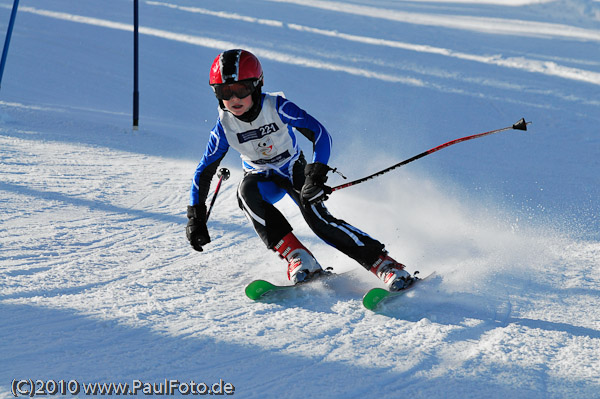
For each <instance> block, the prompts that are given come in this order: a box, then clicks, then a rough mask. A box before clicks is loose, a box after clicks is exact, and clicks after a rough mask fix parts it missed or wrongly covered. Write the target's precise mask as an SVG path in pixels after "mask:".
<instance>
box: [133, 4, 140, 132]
mask: <svg viewBox="0 0 600 399" xmlns="http://www.w3.org/2000/svg"><path fill="white" fill-rule="evenodd" d="M138 52H139V51H138V0H134V1H133V130H137V129H138V122H139V114H140V92H139V86H138Z"/></svg>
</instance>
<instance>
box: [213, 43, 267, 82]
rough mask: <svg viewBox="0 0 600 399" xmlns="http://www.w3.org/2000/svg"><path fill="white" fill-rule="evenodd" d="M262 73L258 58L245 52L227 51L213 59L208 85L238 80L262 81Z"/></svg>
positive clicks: (237, 50)
mask: <svg viewBox="0 0 600 399" xmlns="http://www.w3.org/2000/svg"><path fill="white" fill-rule="evenodd" d="M262 77H263V71H262V66H261V65H260V61H258V58H256V57H255V56H254V54H252V53H251V52H249V51H246V50H240V49H235V50H227V51H224V52H222V53H221V54H219V55H218V56H217V58H215V60H214V61H213V63H212V67H211V68H210V80H209V84H210V85H217V84H224V83H233V82H238V81H240V80H248V79H256V80H259V81H260V80H262Z"/></svg>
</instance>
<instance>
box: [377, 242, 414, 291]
mask: <svg viewBox="0 0 600 399" xmlns="http://www.w3.org/2000/svg"><path fill="white" fill-rule="evenodd" d="M371 272H373V274H375V275H376V276H377V277H379V278H380V279H381V281H383V283H384V284H385V285H386V287H387V289H388V290H389V291H401V290H403V289H405V288H408V287H409V286H410V285H411V284H412V283H413V282H414V281H415V278H414V277H413V276H411V275H410V273H409V272H407V271H406V270H404V265H403V264H402V263H399V262H396V261H395V260H394V259H392V258H391V257H390V256H389V255H388V252H387V251H383V253H382V254H381V255H379V258H377V261H375V263H374V264H373V266H371Z"/></svg>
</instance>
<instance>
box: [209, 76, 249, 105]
mask: <svg viewBox="0 0 600 399" xmlns="http://www.w3.org/2000/svg"><path fill="white" fill-rule="evenodd" d="M258 82H259V80H258V79H252V80H241V81H239V82H235V83H225V84H218V85H212V86H211V87H212V88H213V90H214V92H215V96H216V97H217V98H218V99H219V100H225V101H228V100H231V98H232V97H233V96H236V97H237V98H239V99H242V98H246V97H248V96H249V95H250V94H252V92H253V91H254V89H255V88H256V86H258Z"/></svg>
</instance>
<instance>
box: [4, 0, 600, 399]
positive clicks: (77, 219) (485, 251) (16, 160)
mask: <svg viewBox="0 0 600 399" xmlns="http://www.w3.org/2000/svg"><path fill="white" fill-rule="evenodd" d="M12 3H13V2H12V1H10V0H0V29H1V31H2V32H5V31H6V28H7V25H8V21H9V15H10V11H11V7H12ZM132 14H133V2H132V1H131V0H103V1H101V2H98V1H72V0H45V1H34V0H22V1H21V2H20V8H19V12H18V14H17V19H16V24H15V29H14V32H13V36H12V41H11V45H10V51H9V55H8V60H7V65H6V69H5V71H4V76H3V80H2V85H1V88H0V209H1V212H0V248H1V250H0V288H1V290H0V320H2V322H1V323H0V337H1V339H0V395H1V396H2V397H6V398H8V397H12V396H13V395H12V393H11V390H12V388H13V387H14V386H15V385H14V384H13V383H12V381H13V380H15V381H17V382H18V381H19V380H21V379H26V380H29V379H31V380H33V382H34V383H35V384H37V385H38V388H39V387H40V385H41V383H36V380H38V379H39V380H40V381H49V380H55V381H57V382H59V381H60V380H65V381H67V382H68V381H71V380H73V381H77V383H79V384H84V383H93V382H101V383H112V382H114V383H127V384H130V386H131V385H132V384H133V383H134V381H137V382H143V383H148V384H149V383H157V384H158V383H161V382H162V383H163V384H164V380H165V379H168V380H179V381H181V382H182V383H187V384H188V385H187V386H188V387H190V385H189V382H190V381H191V380H194V381H195V382H196V383H197V384H198V383H201V382H203V383H206V384H207V385H209V386H211V385H212V384H214V383H219V382H220V381H223V382H222V383H221V384H226V383H229V384H232V386H234V387H235V391H234V393H233V396H235V397H240V398H278V397H286V398H323V397H328V398H368V397H373V398H375V397H377V398H401V397H410V398H484V397H485V398H528V399H532V398H534V399H535V398H600V306H598V305H599V300H598V298H599V296H600V267H599V266H600V223H599V219H598V215H599V213H600V203H599V200H598V198H599V197H600V173H599V172H600V167H599V165H600V161H599V159H600V135H599V128H598V126H600V97H599V93H600V51H599V50H600V2H599V1H597V0H596V1H592V0H557V1H552V0H545V1H544V0H537V1H536V0H513V1H508V0H507V1H502V0H487V1H484V0H480V1H476V0H460V1H459V0H456V1H451V0H445V1H432V0H422V1H416V0H415V1H385V0H369V1H367V0H339V1H321V0H253V1H250V0H227V1H219V2H199V1H193V0H165V1H143V0H141V1H140V129H139V130H137V131H133V130H132V128H131V125H132V115H131V111H132V92H133V81H132V77H133V56H132V47H133V39H132V36H133V35H132V31H133V28H132V21H133V15H132ZM237 47H241V48H246V49H249V50H251V51H253V52H254V53H255V54H256V55H258V56H259V58H260V59H261V61H262V63H263V68H264V71H265V90H266V91H284V92H285V94H286V96H287V97H288V98H289V99H291V100H293V101H294V102H296V103H297V104H299V105H300V106H301V107H303V108H305V109H307V110H308V111H309V112H310V113H312V114H313V115H314V116H315V117H316V118H318V119H319V120H320V121H321V122H322V123H323V124H324V125H325V126H326V127H327V128H328V129H329V131H330V133H331V134H332V136H333V138H334V155H333V157H332V159H331V165H332V166H335V167H337V168H338V169H339V170H341V171H342V173H344V174H345V175H346V176H348V178H349V179H356V178H360V177H363V176H365V175H368V174H371V173H374V172H376V171H378V170H380V169H382V168H385V167H387V166H389V165H391V164H394V163H397V162H400V161H402V160H404V159H407V158H409V157H411V156H413V155H416V154H418V153H421V152H423V151H425V150H427V149H429V148H432V147H435V146H437V145H439V144H442V143H444V142H447V141H450V140H453V139H456V138H459V137H462V136H467V135H471V134H476V133H480V132H485V131H489V130H493V129H497V128H502V127H506V126H510V125H512V124H513V123H514V122H516V121H517V120H519V119H520V118H522V117H525V118H526V120H527V121H531V122H532V123H531V124H530V125H529V126H528V131H527V132H522V131H513V130H509V131H506V132H502V133H499V134H496V135H491V136H486V137H485V138H481V139H477V140H472V141H468V142H465V143H460V144H457V145H455V146H452V147H449V148H446V149H443V150H442V151H439V152H436V153H435V154H432V155H430V156H427V157H425V158H422V159H420V160H419V161H417V162H414V163H411V164H410V165H406V166H405V167H402V168H400V169H398V170H395V171H393V172H391V173H389V174H386V175H384V176H381V177H378V178H377V179H374V180H371V181H368V182H365V183H363V184H361V185H357V186H354V187H351V188H347V189H344V190H340V191H338V192H336V193H334V195H332V196H331V198H330V199H329V200H328V201H327V205H328V207H329V209H330V211H331V212H332V213H333V214H334V215H336V216H338V217H340V218H344V219H346V220H347V221H349V222H351V223H352V224H354V225H356V226H357V227H359V228H361V229H362V230H364V231H367V232H368V233H370V234H371V235H373V236H374V237H376V238H378V239H379V240H381V241H382V242H384V243H386V245H387V248H388V250H389V251H390V252H391V254H392V256H393V257H395V258H397V259H398V260H400V261H402V262H404V263H406V265H407V267H408V269H409V270H410V271H415V270H420V271H421V273H422V274H428V273H431V272H434V271H435V272H436V276H435V278H433V279H432V280H430V281H428V282H427V283H424V284H423V285H422V286H421V287H419V288H418V289H415V290H414V291H412V292H411V293H409V294H407V295H406V296H404V297H402V298H401V299H400V300H398V301H396V302H394V303H392V304H389V305H388V306H387V307H385V308H383V309H382V310H380V311H379V312H377V313H374V312H370V311H367V310H365V309H363V307H362V305H361V302H360V300H361V297H362V294H363V293H364V292H366V291H367V290H368V289H369V288H372V287H375V286H379V282H378V280H377V279H376V278H375V277H374V276H372V275H371V274H370V273H368V272H366V271H365V270H364V269H362V268H361V267H359V266H358V265H357V264H355V263H354V262H353V261H352V260H350V259H349V258H347V257H345V256H344V255H342V254H340V253H338V252H337V251H336V250H334V249H333V248H330V247H328V246H327V245H326V244H325V243H323V242H321V241H320V240H319V239H318V238H316V237H315V236H314V235H313V234H312V233H311V232H310V230H309V229H308V228H307V226H306V225H305V224H304V222H303V221H302V220H301V218H300V217H299V215H298V212H297V211H296V209H295V207H294V205H293V204H292V203H291V202H290V201H289V200H283V201H281V203H280V206H281V209H282V210H283V212H284V213H285V214H286V215H287V216H288V217H289V219H290V221H291V223H292V224H293V226H294V227H295V231H296V232H297V235H298V236H300V238H301V239H302V240H303V241H304V242H305V244H306V245H307V246H309V247H310V249H311V250H312V251H313V252H314V253H315V255H316V256H317V258H318V259H319V260H320V261H321V263H323V264H324V265H325V266H331V267H333V268H334V269H335V270H336V271H338V272H345V273H343V274H342V275H341V276H338V277H336V278H334V279H331V280H329V281H328V282H326V283H323V282H315V283H314V284H311V285H307V286H305V287H302V288H299V289H298V290H296V291H295V292H294V293H293V294H292V295H290V296H288V297H280V298H276V299H271V300H264V301H261V302H252V301H250V300H249V299H247V298H246V297H245V295H244V292H243V288H244V286H245V284H247V283H248V282H250V281H251V280H253V279H256V278H266V279H269V280H271V281H275V282H280V283H284V282H285V267H284V266H285V265H284V263H283V262H282V261H281V260H280V259H278V258H277V256H275V255H274V254H273V253H272V252H270V251H267V250H266V249H265V248H264V246H263V244H262V243H261V241H260V240H259V239H258V238H257V237H256V236H255V233H254V231H253V230H252V228H251V227H250V226H249V224H248V222H247V220H246V219H245V217H244V215H243V214H242V212H241V211H240V210H239V209H238V208H237V201H236V195H235V191H236V185H237V182H238V181H239V180H240V178H241V171H240V165H239V163H240V161H239V158H238V156H237V154H235V153H234V152H233V151H232V152H230V154H228V156H227V157H226V158H225V160H224V163H223V165H224V166H226V167H228V168H229V169H230V170H231V171H232V176H231V178H230V180H228V181H227V182H225V184H224V185H223V189H222V192H221V194H220V195H219V197H218V199H217V202H216V206H215V208H214V210H213V213H212V215H211V220H210V222H209V229H210V233H211V236H212V243H211V244H210V245H207V246H206V248H205V251H204V252H202V253H198V252H194V251H193V250H192V249H191V247H189V245H188V243H187V241H186V239H185V233H184V226H185V223H186V217H185V209H186V205H187V201H188V189H189V186H190V182H191V177H192V174H193V171H194V169H195V167H196V165H197V163H198V161H199V159H200V157H201V155H202V153H203V151H204V146H205V143H206V141H207V138H208V131H209V129H210V128H211V127H212V125H213V124H214V122H215V120H216V115H217V113H216V106H217V104H216V101H215V98H214V96H213V94H212V93H211V90H210V88H209V87H208V85H207V81H208V70H209V67H210V64H211V62H212V60H213V59H214V57H215V56H216V55H217V54H218V53H219V52H221V51H223V50H225V49H228V48H237ZM302 146H303V147H304V148H305V152H306V153H310V152H311V148H310V146H309V143H307V142H303V143H302ZM215 182H216V181H215ZM343 182H344V180H342V178H341V177H339V176H338V175H333V176H332V177H331V178H330V183H331V184H333V185H337V184H342V183H343ZM19 386H20V387H21V388H22V389H25V388H27V385H26V384H21V385H19ZM71 387H73V386H71ZM156 387H157V389H158V388H160V386H159V385H157V386H156ZM44 388H48V390H49V391H51V390H52V384H49V385H48V384H46V386H45V387H44ZM216 388H218V386H216ZM230 388H231V387H230ZM22 392H23V390H22V391H21V393H22ZM17 393H18V392H17ZM181 393H182V391H181V390H174V391H173V394H174V395H175V396H179V395H180V394H181ZM59 396H72V395H70V394H69V392H68V391H67V392H66V395H59ZM79 396H80V397H83V396H86V395H85V393H84V392H83V391H81V392H80V394H79ZM105 396H108V395H105ZM137 396H143V395H142V392H141V391H138V392H137Z"/></svg>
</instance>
